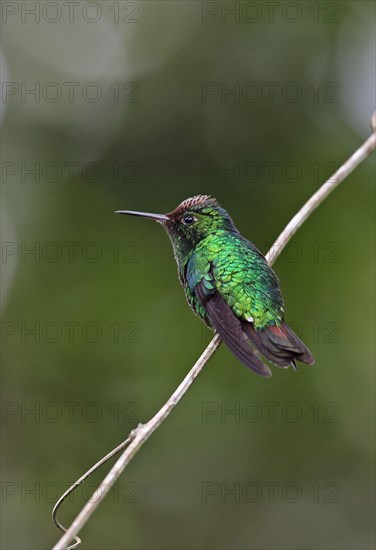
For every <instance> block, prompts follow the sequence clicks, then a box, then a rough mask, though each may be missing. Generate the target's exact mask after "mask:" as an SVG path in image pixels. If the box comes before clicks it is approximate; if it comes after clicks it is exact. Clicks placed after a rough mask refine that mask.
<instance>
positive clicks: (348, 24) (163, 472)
mask: <svg viewBox="0 0 376 550" xmlns="http://www.w3.org/2000/svg"><path fill="white" fill-rule="evenodd" d="M271 4H274V7H273V6H272V5H271ZM2 32H3V38H2V48H1V60H2V69H1V74H2V81H3V84H2V102H1V106H2V138H3V140H2V191H1V193H2V201H1V202H2V206H1V207H2V210H1V214H2V215H1V223H2V241H3V244H2V281H3V284H2V360H3V361H2V391H3V416H2V429H3V453H4V455H5V456H3V469H2V489H3V503H2V548H4V549H40V548H48V547H51V546H52V545H53V543H54V542H55V541H56V540H57V539H58V537H59V536H60V535H59V532H58V531H57V530H56V528H55V527H54V526H53V525H52V523H51V520H50V515H51V510H52V506H53V503H54V501H55V500H56V498H57V497H58V496H59V495H60V494H61V493H62V492H63V491H64V490H65V489H66V488H67V486H68V484H69V483H71V482H73V481H74V480H75V479H76V478H77V477H79V476H80V475H81V473H83V472H84V471H85V470H86V469H87V468H88V467H90V466H91V465H92V464H93V463H94V462H96V461H97V460H98V459H99V458H100V457H101V456H103V455H104V454H105V453H107V452H108V451H109V450H110V449H112V448H113V447H114V446H115V445H117V444H118V443H119V442H120V441H122V440H123V439H125V437H126V435H127V434H128V432H129V431H130V430H131V429H132V428H133V427H135V426H136V425H137V423H138V422H145V421H146V420H147V419H149V418H150V417H151V416H152V415H153V414H154V413H155V412H156V411H157V410H158V409H159V407H160V406H161V405H162V404H163V403H164V402H165V400H166V399H167V398H168V396H169V395H170V393H171V392H172V391H173V390H174V388H175V387H176V386H177V384H178V383H179V382H180V381H181V379H182V378H183V376H184V375H185V373H186V372H187V371H188V370H189V368H190V367H191V365H192V364H193V362H194V361H195V360H196V358H197V357H198V356H199V354H200V353H201V351H202V350H203V349H204V347H205V345H206V343H208V342H209V340H210V338H211V335H210V334H209V333H208V332H207V331H206V330H205V329H203V327H202V325H201V323H200V321H199V320H198V319H197V318H196V317H195V316H194V315H193V314H192V313H191V311H190V310H189V308H188V307H187V305H186V303H185V299H184V296H183V293H182V289H181V288H180V285H179V283H178V281H177V276H176V267H175V263H174V258H173V255H172V251H171V247H170V243H169V241H168V239H167V237H166V235H165V234H164V232H163V230H162V229H161V228H160V227H158V226H157V225H153V222H151V221H147V220H141V219H132V218H129V219H128V218H127V219H126V218H124V217H120V216H115V215H114V214H113V211H114V210H116V209H122V208H123V209H124V208H127V209H138V210H146V211H155V212H167V211H170V210H171V209H173V208H174V207H175V206H176V205H177V204H178V203H179V202H180V201H181V200H183V199H184V198H187V197H189V196H192V195H194V194H197V193H206V194H212V195H214V196H216V197H217V198H218V200H220V202H221V203H222V204H223V205H224V206H225V207H226V208H227V209H228V210H229V211H230V213H231V215H232V217H233V218H234V220H235V222H236V224H237V226H238V228H239V229H240V230H241V232H242V233H244V234H245V235H246V236H247V237H248V238H250V239H251V240H252V241H253V242H254V243H256V245H257V246H259V248H260V249H261V250H262V251H263V252H266V251H267V250H268V246H269V244H270V243H272V242H273V241H274V240H275V239H276V238H277V236H278V234H279V233H280V231H281V230H282V229H283V227H284V226H285V224H286V223H287V222H288V221H289V220H290V218H291V216H292V215H293V214H294V213H295V212H296V211H297V209H298V208H299V207H300V206H301V205H302V204H303V202H304V201H305V200H306V199H307V198H308V197H309V196H310V195H311V194H312V193H313V192H314V191H315V190H316V189H317V188H318V186H319V185H320V183H321V182H323V181H324V180H325V179H326V178H327V177H328V176H329V175H330V174H331V173H332V172H333V169H334V168H335V167H336V166H339V165H340V164H341V163H342V162H343V161H344V160H345V159H346V158H347V157H348V156H349V155H350V154H351V153H352V152H353V151H354V150H355V149H356V148H357V147H358V146H359V145H360V144H361V143H362V141H363V140H364V139H365V138H366V137H367V136H368V135H369V132H370V129H369V119H370V115H371V113H372V111H373V109H374V96H375V89H374V84H375V5H374V3H373V2H363V1H358V0H357V1H354V2H346V1H337V2H313V1H312V2H311V1H308V2H293V3H292V2H274V3H268V2H199V1H194V2H188V1H179V2H169V1H159V0H155V1H140V2H122V1H115V2H113V1H111V2H104V1H103V2H99V1H98V2H90V3H89V2H62V3H61V2H59V3H58V2H33V1H28V2H10V1H8V2H3V3H2ZM33 90H34V92H33ZM373 183H374V159H368V160H367V161H366V162H365V163H364V164H363V165H362V166H360V167H359V168H358V169H357V170H356V172H355V173H353V174H352V175H351V176H350V177H349V178H348V179H347V180H346V181H345V182H344V183H343V184H342V185H341V186H340V188H338V189H337V190H336V191H335V192H334V193H333V195H332V196H330V197H329V198H328V199H327V201H326V202H325V203H324V204H323V205H321V206H320V208H319V210H317V211H316V212H315V213H314V214H313V215H312V216H311V218H310V219H309V220H308V221H307V222H306V223H305V225H304V227H303V228H302V229H301V230H300V231H299V232H298V234H297V235H296V236H295V237H294V238H293V242H292V244H290V245H289V247H288V248H287V249H286V251H285V253H284V254H283V255H282V256H281V257H280V258H279V259H278V261H277V262H276V264H275V270H276V272H277V274H278V276H279V278H280V280H281V285H282V288H283V293H284V297H285V302H286V310H287V320H288V321H289V322H290V324H291V325H292V326H293V327H294V328H295V329H296V330H297V332H298V333H299V334H300V335H301V337H302V338H303V340H304V341H305V342H306V344H307V345H308V346H309V347H310V348H311V350H312V352H313V354H314V356H315V358H316V364H315V366H312V367H307V366H302V367H301V368H300V370H299V372H298V373H294V372H292V371H290V370H288V371H282V370H279V369H277V368H274V369H273V377H272V378H271V379H266V380H264V379H262V378H261V377H258V376H256V375H255V374H253V373H250V372H248V371H247V370H246V369H245V368H244V367H243V366H242V365H241V364H239V363H238V362H237V361H236V359H235V358H234V357H233V356H232V355H231V354H230V352H229V351H228V350H227V349H226V348H225V347H224V346H221V348H220V349H219V351H218V352H217V353H216V355H215V356H214V357H213V358H212V360H211V361H210V363H209V364H208V365H207V366H206V367H205V369H204V372H203V373H202V374H201V375H200V377H199V379H198V380H197V381H196V382H195V384H194V385H193V386H192V387H191V389H190V391H189V393H188V394H187V395H186V396H185V398H184V399H183V401H182V402H181V403H180V404H179V406H178V408H177V409H176V410H175V411H174V412H173V414H172V415H171V416H170V418H169V419H168V420H167V421H166V422H165V423H164V424H163V425H162V426H161V427H160V429H159V430H158V432H157V433H155V434H154V435H153V437H152V439H151V440H149V442H148V443H147V444H146V445H145V446H144V447H143V449H142V451H141V452H140V453H139V455H137V457H136V458H135V459H134V460H133V462H132V463H131V465H130V466H129V468H128V469H127V470H126V473H125V474H124V475H123V476H122V477H121V479H120V480H119V482H118V484H117V486H116V487H115V490H114V491H113V492H112V493H111V494H110V495H109V496H108V498H107V499H106V500H105V501H104V502H103V503H102V505H101V506H100V508H99V509H98V510H97V512H96V513H95V515H94V516H93V517H92V519H91V520H90V522H89V523H88V524H87V526H85V528H84V530H83V532H82V538H83V545H82V548H83V549H85V548H87V549H89V548H90V549H115V548H119V549H139V550H146V549H162V548H163V549H166V548H167V549H174V550H175V549H176V550H187V549H210V550H211V549H226V550H227V549H256V548H257V549H265V550H266V549H267V550H269V549H273V550H277V549H282V548H292V549H295V548H296V549H298V548H299V549H326V550H327V549H336V550H339V549H341V550H342V549H346V550H348V549H357V550H358V549H370V548H374V538H373V535H374V530H373V517H374V516H373V514H374V510H373V502H374V500H373V494H374V489H373V487H374V477H373V467H374V455H373V452H374V401H373V393H374V360H373V352H374V334H375V333H374V287H373V282H372V281H373V276H374V253H373V250H374V233H373V228H374V191H373ZM33 331H34V332H33ZM104 473H105V469H102V470H101V471H100V472H99V473H97V474H95V475H94V476H93V479H91V480H90V481H89V482H88V484H87V486H83V488H79V489H78V490H77V492H76V493H75V495H74V497H73V498H71V500H70V501H69V502H66V503H65V504H64V507H63V509H62V510H61V515H60V520H61V521H62V522H63V523H65V524H68V523H69V522H70V521H71V520H72V519H73V517H74V515H75V514H76V513H77V512H78V511H79V509H80V508H81V506H82V505H83V503H84V502H85V500H86V498H87V497H88V496H89V495H90V494H91V492H92V491H93V490H94V487H95V483H97V482H98V481H100V479H101V478H102V477H103V475H104Z"/></svg>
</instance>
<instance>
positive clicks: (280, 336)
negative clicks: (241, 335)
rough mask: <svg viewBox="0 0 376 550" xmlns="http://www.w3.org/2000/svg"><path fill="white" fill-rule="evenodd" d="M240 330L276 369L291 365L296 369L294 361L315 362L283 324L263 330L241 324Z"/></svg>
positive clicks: (249, 324)
mask: <svg viewBox="0 0 376 550" xmlns="http://www.w3.org/2000/svg"><path fill="white" fill-rule="evenodd" d="M242 328H243V331H244V332H245V333H246V335H247V336H248V338H249V339H250V341H251V342H252V343H253V344H254V345H255V346H256V348H257V349H258V350H259V351H260V353H262V355H264V356H265V357H266V358H267V359H269V361H271V362H272V363H274V364H275V365H277V367H282V368H287V367H288V366H290V365H292V366H293V367H294V368H296V364H295V361H296V360H297V361H301V362H302V363H307V364H309V365H311V364H313V363H314V362H315V360H314V358H313V356H312V354H311V352H310V351H309V349H308V348H307V347H306V346H305V345H304V344H303V342H302V341H301V340H300V339H299V338H298V337H297V335H296V334H295V333H294V332H293V331H292V330H291V328H290V327H289V326H288V325H287V324H286V323H285V322H283V323H282V324H281V325H280V326H277V325H273V326H268V327H266V328H264V329H256V328H255V327H254V326H253V325H252V324H251V323H243V324H242Z"/></svg>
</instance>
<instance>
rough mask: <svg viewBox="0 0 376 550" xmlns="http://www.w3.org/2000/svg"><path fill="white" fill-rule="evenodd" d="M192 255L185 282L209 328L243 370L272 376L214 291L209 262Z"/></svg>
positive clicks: (229, 310)
mask: <svg viewBox="0 0 376 550" xmlns="http://www.w3.org/2000/svg"><path fill="white" fill-rule="evenodd" d="M195 256H196V255H193V256H192V257H191V258H190V260H189V262H188V264H187V269H186V282H187V284H188V286H189V288H190V290H191V292H192V293H193V294H194V296H195V297H196V300H198V301H199V305H200V306H201V308H202V309H203V310H204V312H205V314H206V317H207V318H208V319H209V321H210V324H211V326H212V327H213V328H214V329H215V331H216V332H217V333H218V334H219V336H220V337H221V338H222V340H223V341H224V342H225V344H226V345H227V346H228V348H229V349H230V350H231V351H232V353H233V354H234V355H235V356H236V357H237V358H238V359H239V361H241V362H242V363H243V364H244V365H245V366H246V367H248V368H250V369H252V370H254V371H255V372H257V373H258V374H261V375H262V376H271V374H272V373H271V370H270V368H269V367H268V366H267V365H265V364H264V363H263V362H262V361H261V359H260V358H259V357H258V353H257V351H256V350H254V349H253V348H252V347H251V345H250V341H249V340H248V338H247V336H246V334H245V333H244V332H243V330H242V325H241V322H240V321H239V319H238V318H237V317H236V316H235V314H234V313H233V311H232V310H231V308H230V307H229V306H228V305H227V303H226V302H225V300H224V298H223V297H222V296H221V294H220V293H219V291H218V290H217V288H216V284H215V280H214V277H213V272H212V269H211V265H210V263H209V262H207V261H205V259H204V258H199V257H198V256H196V257H195Z"/></svg>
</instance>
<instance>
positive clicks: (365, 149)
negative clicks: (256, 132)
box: [53, 113, 376, 550]
mask: <svg viewBox="0 0 376 550" xmlns="http://www.w3.org/2000/svg"><path fill="white" fill-rule="evenodd" d="M371 128H372V130H373V133H372V135H371V136H370V137H369V138H368V139H367V140H366V141H365V142H364V143H363V145H361V146H360V147H359V149H358V150H357V151H356V152H355V153H354V154H353V155H352V156H351V157H350V158H349V159H348V160H347V161H346V162H345V163H344V164H343V165H342V166H341V168H339V170H337V171H336V172H335V173H334V174H333V176H332V177H331V178H329V179H328V180H327V181H326V182H325V183H324V184H323V185H322V186H321V187H320V188H319V190H318V191H317V192H316V193H315V194H314V195H313V196H312V197H311V198H310V199H309V200H308V201H307V202H306V203H305V205H304V206H303V207H302V208H301V209H300V210H299V212H298V213H297V214H296V215H295V216H294V217H293V218H292V220H291V221H290V222H289V223H288V225H287V226H286V228H285V229H284V230H283V231H282V233H281V234H280V236H279V237H278V239H277V240H276V242H275V243H274V245H273V246H272V247H271V249H270V250H269V252H268V253H267V255H266V259H267V260H268V262H269V263H270V265H271V264H273V263H274V262H275V260H276V259H277V257H278V256H279V254H280V253H281V252H282V250H283V248H284V247H285V246H286V244H287V243H288V241H289V240H290V239H291V237H292V236H293V235H294V234H295V233H296V231H297V230H298V229H299V227H301V225H302V224H303V223H304V221H305V220H306V219H307V218H308V217H309V216H310V215H311V214H312V212H313V211H314V210H315V209H316V208H317V207H318V206H319V204H321V203H322V202H323V201H324V199H325V198H326V197H327V196H328V195H329V194H330V193H331V192H332V191H333V190H334V189H335V188H336V187H337V186H338V185H339V184H340V183H341V182H342V181H343V180H344V179H345V178H346V177H347V176H348V175H349V174H350V173H351V172H353V171H354V170H355V168H356V167H357V166H359V164H360V163H361V162H363V160H365V159H366V158H367V157H368V156H369V155H370V154H371V153H372V152H373V151H374V150H375V149H376V133H375V131H376V113H374V114H373V116H372V119H371ZM220 343H221V339H220V337H219V336H218V334H216V335H215V336H214V338H213V339H212V341H211V342H210V344H209V345H208V346H207V348H206V349H205V351H204V352H203V353H202V355H201V356H200V358H199V359H198V360H197V361H196V363H195V364H194V366H193V367H192V369H191V370H190V371H189V373H188V374H187V375H186V377H185V378H184V380H183V381H182V382H181V383H180V385H179V386H178V387H177V389H176V390H175V391H174V393H173V394H172V395H171V397H170V398H169V399H168V400H167V401H166V403H165V404H164V405H163V407H162V408H161V409H160V410H159V411H158V412H157V414H156V415H155V416H153V418H152V419H151V420H149V422H147V423H146V424H139V425H138V427H137V428H136V429H135V430H133V431H132V432H131V436H130V438H131V441H130V442H129V445H128V446H127V448H126V449H125V451H124V452H123V454H122V455H121V456H120V458H119V459H118V460H117V462H116V463H115V464H114V466H113V467H112V468H111V470H110V471H109V473H108V474H107V475H106V477H105V478H104V480H103V481H102V483H101V484H100V486H99V488H98V489H97V490H96V491H95V492H94V494H93V497H92V498H91V499H90V500H89V501H88V502H87V503H86V504H85V506H84V507H83V508H82V510H81V512H80V513H79V514H78V516H77V517H76V518H75V520H74V521H73V523H72V524H71V526H70V527H69V529H67V530H66V532H65V533H64V535H63V536H62V537H61V539H60V540H59V541H58V543H57V544H56V545H55V546H54V547H53V550H64V549H65V548H67V546H68V545H69V543H70V541H72V540H73V539H75V540H76V541H77V534H78V533H79V531H80V530H81V529H82V527H83V526H84V525H85V523H86V522H87V520H88V519H89V518H90V516H91V515H92V513H93V512H94V510H95V509H96V508H97V506H99V504H100V503H101V502H102V501H103V499H104V497H105V496H106V495H107V493H108V492H109V491H110V489H111V487H112V486H113V485H114V483H115V482H116V480H117V479H118V478H119V476H120V475H121V474H122V472H123V471H124V469H125V468H126V467H127V466H128V464H129V462H130V461H131V460H132V458H133V457H134V455H135V454H136V453H137V451H139V449H140V448H141V447H142V446H143V444H144V443H145V442H146V441H147V440H148V439H149V437H150V436H151V435H152V433H154V431H155V430H156V429H157V428H158V426H160V424H161V423H162V422H163V421H164V420H165V419H166V418H167V417H168V415H169V414H170V412H171V411H172V410H173V409H174V407H175V406H176V405H177V403H179V401H180V399H181V398H182V397H183V395H184V394H185V393H186V392H187V391H188V389H189V388H190V386H191V385H192V383H193V382H194V380H195V379H196V378H197V376H198V375H199V374H200V372H201V371H202V369H203V368H204V366H205V365H206V363H207V362H208V361H209V359H210V358H211V356H212V355H213V354H214V352H215V351H216V350H217V349H218V347H219V345H220ZM126 442H127V443H128V440H126ZM126 442H124V443H122V444H121V445H122V446H125V444H127V443H126ZM121 445H120V446H119V447H117V448H116V449H114V451H111V453H109V455H110V456H114V454H115V452H116V451H118V450H120V449H119V448H120V447H121ZM109 455H107V456H106V457H104V458H103V459H101V461H100V462H99V463H97V464H96V465H95V466H93V467H92V468H91V469H90V470H89V471H88V472H86V474H84V475H83V476H82V477H81V478H80V479H79V480H78V481H77V482H76V483H75V484H74V486H72V488H70V489H68V491H67V492H66V494H69V493H70V492H71V490H73V489H74V488H75V487H76V486H77V485H78V484H79V483H81V482H82V481H83V480H84V479H86V477H88V475H90V473H92V472H93V471H94V470H95V469H96V468H97V467H98V466H100V465H101V464H103V463H104V462H105V461H106V460H107V459H108V458H109V457H110V456H109ZM64 498H65V497H64V495H63V497H61V498H60V499H59V501H58V503H57V504H56V506H55V508H54V510H56V508H58V507H59V505H60V504H61V502H62V501H63V500H64ZM55 523H56V524H57V525H58V526H59V528H60V529H63V530H65V528H64V527H63V526H62V525H61V524H60V523H59V522H58V521H57V520H56V519H55ZM77 544H79V542H78V541H77V542H76V543H75V544H74V545H73V547H77ZM70 548H72V547H70Z"/></svg>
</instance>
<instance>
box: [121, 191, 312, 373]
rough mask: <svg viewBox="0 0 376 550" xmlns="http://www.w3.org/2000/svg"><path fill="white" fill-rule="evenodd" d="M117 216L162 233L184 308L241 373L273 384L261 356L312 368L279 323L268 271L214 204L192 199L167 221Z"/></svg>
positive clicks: (279, 306)
mask: <svg viewBox="0 0 376 550" xmlns="http://www.w3.org/2000/svg"><path fill="white" fill-rule="evenodd" d="M116 213H117V214H130V215H132V216H142V217H145V218H151V219H153V220H156V221H157V222H159V223H160V224H161V225H162V226H163V227H164V228H165V230H166V231H167V233H168V235H169V237H170V240H171V242H172V246H173V250H174V255H175V259H176V263H177V266H178V274H179V279H180V282H181V284H182V286H183V288H184V291H185V295H186V298H187V301H188V304H189V305H190V307H191V308H192V309H193V311H194V312H195V313H196V314H197V315H198V316H199V317H200V318H201V319H202V320H203V321H204V323H206V325H207V326H208V327H209V328H211V329H212V330H214V331H215V332H217V333H218V334H219V336H220V337H221V339H222V340H223V341H224V342H225V344H226V345H227V346H228V347H229V349H230V350H231V351H232V353H233V354H234V355H235V356H236V357H237V358H238V359H239V360H240V361H241V362H242V363H243V364H244V365H245V366H246V367H248V368H250V369H252V370H254V371H255V372H257V373H258V374H261V375H262V376H271V370H270V368H269V367H268V366H267V365H266V364H265V363H264V362H263V361H262V360H261V358H260V354H262V355H263V356H264V357H265V358H266V359H267V360H269V361H270V362H271V363H274V365H276V366H278V367H282V368H287V367H289V366H290V365H291V366H292V367H293V368H294V369H295V370H296V360H298V361H301V362H303V363H308V364H312V363H313V362H314V359H313V356H312V354H311V353H310V351H309V350H308V349H307V348H306V346H305V345H304V344H303V342H301V340H300V339H299V338H298V337H297V336H296V334H295V333H294V332H293V331H292V330H291V329H290V327H289V326H288V325H287V324H286V323H285V321H284V304H283V298H282V295H281V291H280V287H279V281H278V278H277V276H276V275H275V273H274V271H273V270H272V269H271V267H270V266H269V264H268V262H267V261H266V259H265V257H264V256H263V255H262V254H261V252H260V251H259V250H258V249H257V247H256V246H255V245H254V244H253V243H251V242H250V241H248V240H247V239H246V238H245V237H243V236H242V235H241V234H240V233H239V231H238V230H237V229H236V227H235V225H234V222H233V221H232V219H231V218H230V216H229V214H228V213H227V212H226V210H225V209H224V208H222V207H221V206H220V205H219V203H218V202H217V200H216V199H215V198H213V197H211V196H209V195H197V196H195V197H192V198H189V199H186V200H184V201H183V202H182V203H181V204H179V206H177V208H175V210H173V211H172V212H170V213H168V214H150V213H147V212H134V211H132V210H117V211H116Z"/></svg>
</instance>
